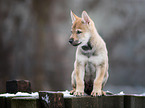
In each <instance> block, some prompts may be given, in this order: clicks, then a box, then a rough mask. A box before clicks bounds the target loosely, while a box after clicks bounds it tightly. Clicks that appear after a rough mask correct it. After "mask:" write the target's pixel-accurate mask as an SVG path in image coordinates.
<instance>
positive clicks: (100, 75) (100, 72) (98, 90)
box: [91, 66, 105, 96]
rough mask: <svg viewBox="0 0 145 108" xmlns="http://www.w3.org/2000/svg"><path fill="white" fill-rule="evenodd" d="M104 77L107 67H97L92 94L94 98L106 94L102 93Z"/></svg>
mask: <svg viewBox="0 0 145 108" xmlns="http://www.w3.org/2000/svg"><path fill="white" fill-rule="evenodd" d="M104 75H105V66H97V71H96V78H95V80H94V85H93V91H92V93H91V95H92V96H97V95H98V96H101V95H102V94H105V92H103V91H102V83H103V79H104Z"/></svg>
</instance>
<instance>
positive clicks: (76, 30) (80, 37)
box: [69, 11, 92, 46]
mask: <svg viewBox="0 0 145 108" xmlns="http://www.w3.org/2000/svg"><path fill="white" fill-rule="evenodd" d="M71 19H72V28H71V33H72V34H71V36H70V39H69V42H70V43H71V44H72V45H73V46H78V45H81V46H83V45H85V44H87V42H88V41H89V39H90V36H91V33H90V27H91V22H92V21H91V19H90V17H89V16H88V14H87V12H86V11H83V12H82V17H81V18H80V17H78V16H76V15H75V14H74V13H73V12H72V11H71Z"/></svg>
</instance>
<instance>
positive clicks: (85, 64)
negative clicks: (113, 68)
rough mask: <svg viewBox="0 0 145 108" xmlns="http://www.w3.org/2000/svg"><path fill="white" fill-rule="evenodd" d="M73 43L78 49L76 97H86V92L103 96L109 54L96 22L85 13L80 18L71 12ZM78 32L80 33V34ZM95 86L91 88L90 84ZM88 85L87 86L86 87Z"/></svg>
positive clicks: (75, 67)
mask: <svg viewBox="0 0 145 108" xmlns="http://www.w3.org/2000/svg"><path fill="white" fill-rule="evenodd" d="M71 18H72V23H73V25H72V30H71V31H72V35H71V36H70V39H73V42H72V43H71V44H72V45H74V46H78V47H77V51H76V60H75V63H74V71H73V72H72V85H73V91H72V93H74V95H84V90H85V91H86V92H87V91H88V92H87V93H88V94H91V95H92V96H97V95H102V94H105V92H103V91H102V88H103V86H104V85H105V83H106V82H107V79H108V54H107V48H106V44H105V42H104V41H103V39H102V38H101V36H100V35H99V34H98V32H97V30H96V28H95V25H94V22H93V21H92V20H91V18H90V17H89V16H88V14H87V13H86V12H85V11H83V12H82V18H79V17H78V16H76V15H75V14H74V13H73V12H72V11H71ZM78 31H79V32H80V33H78ZM91 82H92V84H93V86H91V88H89V87H90V86H88V84H91ZM85 85H86V86H85ZM90 92H91V93H90Z"/></svg>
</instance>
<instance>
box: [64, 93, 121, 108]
mask: <svg viewBox="0 0 145 108" xmlns="http://www.w3.org/2000/svg"><path fill="white" fill-rule="evenodd" d="M64 101H65V108H124V96H119V95H111V96H97V97H91V96H83V97H66V98H64Z"/></svg>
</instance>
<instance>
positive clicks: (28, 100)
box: [11, 97, 41, 108]
mask: <svg viewBox="0 0 145 108" xmlns="http://www.w3.org/2000/svg"><path fill="white" fill-rule="evenodd" d="M11 108H41V107H40V101H39V99H38V97H14V98H12V101H11Z"/></svg>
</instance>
